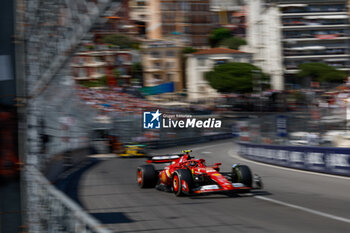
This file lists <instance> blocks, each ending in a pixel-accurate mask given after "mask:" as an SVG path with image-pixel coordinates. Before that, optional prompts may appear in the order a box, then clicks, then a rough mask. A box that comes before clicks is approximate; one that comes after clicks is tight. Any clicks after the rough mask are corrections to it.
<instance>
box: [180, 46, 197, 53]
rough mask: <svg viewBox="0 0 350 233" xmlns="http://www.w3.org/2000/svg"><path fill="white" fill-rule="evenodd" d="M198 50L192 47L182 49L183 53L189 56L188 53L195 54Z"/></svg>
mask: <svg viewBox="0 0 350 233" xmlns="http://www.w3.org/2000/svg"><path fill="white" fill-rule="evenodd" d="M197 51H198V49H195V48H192V47H185V48H183V49H182V53H184V54H188V53H195V52H197Z"/></svg>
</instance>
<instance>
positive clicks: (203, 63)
mask: <svg viewBox="0 0 350 233" xmlns="http://www.w3.org/2000/svg"><path fill="white" fill-rule="evenodd" d="M198 65H199V66H205V59H204V58H199V59H198Z"/></svg>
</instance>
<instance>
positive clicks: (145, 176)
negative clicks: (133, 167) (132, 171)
mask: <svg viewBox="0 0 350 233" xmlns="http://www.w3.org/2000/svg"><path fill="white" fill-rule="evenodd" d="M157 181H158V174H157V171H156V170H155V169H154V166H153V165H149V164H147V165H142V166H139V167H138V168H137V184H138V185H139V186H140V188H154V186H156V184H157Z"/></svg>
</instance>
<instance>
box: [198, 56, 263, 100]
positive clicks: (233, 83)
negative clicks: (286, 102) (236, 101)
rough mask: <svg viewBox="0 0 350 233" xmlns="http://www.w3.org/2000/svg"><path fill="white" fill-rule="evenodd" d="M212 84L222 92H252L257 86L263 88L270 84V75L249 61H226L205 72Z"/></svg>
mask: <svg viewBox="0 0 350 233" xmlns="http://www.w3.org/2000/svg"><path fill="white" fill-rule="evenodd" d="M205 78H206V80H207V81H208V82H209V84H210V86H212V87H213V88H214V89H216V90H217V91H219V92H221V93H231V92H235V93H250V92H253V90H254V88H255V87H258V89H260V90H262V89H264V88H266V87H267V86H269V85H268V84H266V83H267V81H268V79H269V77H268V75H267V74H264V73H263V72H262V71H261V69H260V68H258V67H256V66H254V65H252V64H249V63H238V62H232V63H226V64H221V65H217V66H215V67H214V70H213V71H209V72H207V73H206V74H205Z"/></svg>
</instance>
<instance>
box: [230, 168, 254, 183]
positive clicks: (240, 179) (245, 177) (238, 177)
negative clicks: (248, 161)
mask: <svg viewBox="0 0 350 233" xmlns="http://www.w3.org/2000/svg"><path fill="white" fill-rule="evenodd" d="M232 182H233V183H242V184H244V185H245V186H247V187H252V183H253V175H252V172H251V171H250V168H249V167H248V166H246V165H238V166H235V167H233V168H232Z"/></svg>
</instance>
